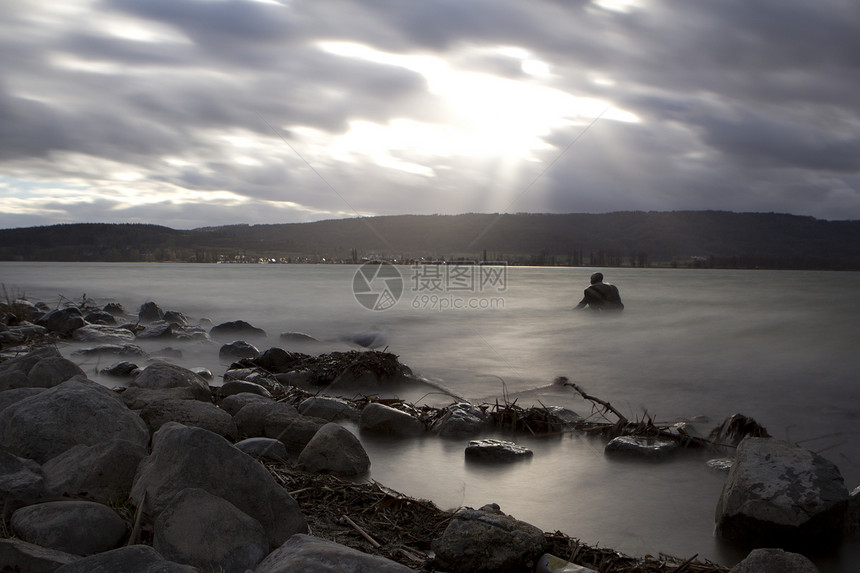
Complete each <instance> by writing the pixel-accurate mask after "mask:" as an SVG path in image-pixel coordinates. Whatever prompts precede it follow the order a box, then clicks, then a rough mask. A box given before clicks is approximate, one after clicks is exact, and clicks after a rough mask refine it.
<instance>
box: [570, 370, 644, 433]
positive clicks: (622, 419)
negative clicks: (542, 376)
mask: <svg viewBox="0 0 860 573" xmlns="http://www.w3.org/2000/svg"><path fill="white" fill-rule="evenodd" d="M556 381H557V382H559V383H561V384H562V385H564V386H570V387H571V388H573V389H574V390H576V392H577V393H578V394H579V395H580V396H582V397H583V398H585V399H586V400H588V401H590V402H594V403H595V404H600V405H601V406H603V408H604V411H607V412H612V413H613V414H615V415H616V416H617V417H618V421H619V422H622V423H624V424H626V423H627V422H628V420H627V417H626V416H625V415H624V414H622V413H621V412H619V411H618V410H617V409H616V408H615V407H614V406H613V405H612V404H610V403H609V402H607V401H606V400H601V399H600V398H597V397H595V396H592V395H590V394H587V393H586V392H585V390H583V389H582V388H580V387H579V386H577V385H576V384H574V383H573V382H570V381H569V380H568V379H567V378H565V377H564V376H562V377H560V378H557V379H556Z"/></svg>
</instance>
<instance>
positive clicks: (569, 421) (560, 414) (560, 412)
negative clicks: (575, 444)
mask: <svg viewBox="0 0 860 573" xmlns="http://www.w3.org/2000/svg"><path fill="white" fill-rule="evenodd" d="M544 410H546V411H547V412H548V413H549V414H550V415H552V416H553V417H554V418H555V419H556V420H559V421H560V422H561V423H562V425H563V426H564V427H566V428H570V427H573V426H575V425H576V424H578V423H579V422H581V421H582V416H580V415H579V414H577V413H576V412H574V411H573V410H571V409H570V408H564V407H562V406H546V407H545V408H544Z"/></svg>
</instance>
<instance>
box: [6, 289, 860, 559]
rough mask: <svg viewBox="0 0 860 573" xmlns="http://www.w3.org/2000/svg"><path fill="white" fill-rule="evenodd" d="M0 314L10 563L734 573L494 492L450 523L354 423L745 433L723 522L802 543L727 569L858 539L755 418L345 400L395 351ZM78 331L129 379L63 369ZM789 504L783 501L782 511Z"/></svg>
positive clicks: (462, 433)
mask: <svg viewBox="0 0 860 573" xmlns="http://www.w3.org/2000/svg"><path fill="white" fill-rule="evenodd" d="M0 306H2V307H3V308H0V317H2V321H0V496H2V497H3V502H4V504H3V508H4V509H3V513H2V523H0V526H2V528H0V534H2V535H0V571H58V572H62V573H69V572H75V571H93V570H106V571H107V570H114V571H119V570H123V571H237V572H239V573H244V572H246V571H254V572H255V573H268V572H276V571H293V570H301V571H312V572H313V571H362V570H373V571H415V570H419V571H422V570H423V571H450V572H452V573H454V572H460V571H463V572H466V571H470V572H471V571H488V572H489V571H524V572H527V571H528V572H530V571H542V572H543V571H568V572H570V571H588V570H593V571H618V572H621V571H625V572H626V571H630V572H632V571H643V572H645V571H649V572H650V571H666V572H668V571H678V572H681V571H685V572H702V573H705V572H718V571H727V570H728V569H727V568H725V567H721V566H719V565H716V564H713V563H709V562H700V561H697V560H696V559H695V558H691V559H689V560H683V559H674V558H671V557H667V556H659V557H658V558H654V557H643V558H634V557H629V556H624V555H621V554H620V553H618V552H615V551H612V550H609V549H597V548H592V547H588V546H586V545H584V544H581V543H580V542H579V541H577V540H576V539H574V538H571V537H568V536H567V535H565V534H562V533H560V532H554V533H546V532H542V531H540V530H539V529H538V528H535V527H534V526H532V525H530V524H528V523H524V522H521V521H518V520H516V519H515V518H514V517H512V516H509V515H506V514H505V513H504V512H503V511H502V508H500V507H499V506H498V505H495V504H493V503H491V502H492V500H488V504H487V505H485V506H483V507H481V508H478V509H473V508H462V509H460V510H458V511H456V512H453V513H452V512H446V511H442V510H440V509H438V508H437V507H435V506H434V505H433V504H432V503H430V502H427V501H424V500H416V499H412V498H409V497H406V496H403V495H401V494H399V493H397V492H393V491H391V490H388V489H386V488H384V487H383V486H381V485H380V484H377V483H375V482H372V483H369V484H368V483H357V482H356V481H353V480H359V479H360V477H361V476H362V475H364V474H366V473H367V471H368V468H369V466H370V463H371V460H370V459H369V457H368V456H367V453H366V452H365V451H364V449H363V447H362V445H361V442H360V441H359V440H358V438H357V437H356V436H355V435H354V434H353V433H352V432H350V431H349V429H347V428H346V427H344V424H343V422H344V421H348V422H350V424H352V425H353V426H355V427H357V428H358V431H359V432H361V433H362V434H363V433H365V432H366V433H368V434H383V435H388V436H400V437H403V438H408V437H410V436H415V435H419V434H421V433H424V432H433V433H435V434H437V435H439V436H440V438H445V437H448V438H450V437H456V438H469V437H471V436H476V435H478V434H480V433H481V431H482V430H484V429H486V428H487V427H492V426H496V427H506V428H510V429H512V430H514V431H516V430H521V431H529V432H533V433H534V432H543V433H551V432H559V431H582V432H598V433H601V434H603V435H606V436H607V438H613V439H612V440H611V441H609V444H613V443H614V445H609V444H608V445H607V451H606V453H607V455H636V456H643V455H644V456H650V457H651V458H652V459H660V458H661V457H663V456H666V455H670V453H671V452H672V451H674V450H675V449H676V448H683V447H707V446H713V445H715V444H717V443H724V442H725V441H726V440H731V441H732V442H733V443H738V442H740V447H739V448H738V455H737V456H736V457H735V463H734V467H733V469H732V470H731V472H730V473H729V474H728V476H727V480H726V486H725V488H724V491H723V495H722V496H721V498H720V500H718V501H717V500H715V505H717V506H718V510H717V530H718V532H719V534H720V535H721V537H723V538H724V539H726V540H727V541H730V542H732V543H735V544H740V545H744V546H749V548H750V549H753V548H755V547H759V548H762V547H787V548H789V549H790V550H791V551H788V552H785V551H782V550H781V549H780V550H764V549H756V550H754V551H752V552H751V553H750V556H749V557H748V559H747V560H745V561H744V562H742V563H740V564H738V565H737V566H735V567H734V568H733V569H732V571H736V572H742V571H757V570H761V569H760V567H762V565H761V563H763V562H764V561H768V562H770V564H771V565H769V566H776V567H777V568H779V569H781V570H786V571H789V570H790V571H816V570H817V569H815V566H814V565H813V564H812V563H811V562H809V561H808V560H807V559H806V558H805V557H803V556H802V555H799V554H798V553H794V552H792V551H804V550H805V549H807V548H808V547H805V546H806V545H808V544H809V542H810V540H814V545H815V546H816V547H820V546H821V544H822V543H833V544H838V541H839V540H840V539H841V538H842V536H843V535H851V536H856V535H857V534H858V530H860V527H858V522H860V519H858V516H860V509H858V496H860V493H858V490H855V491H854V492H853V493H852V494H851V495H849V494H848V492H847V490H846V489H845V486H844V484H843V483H842V478H841V476H840V475H839V472H838V469H837V468H836V467H835V466H833V465H832V464H830V462H827V461H826V460H823V458H820V456H816V455H815V454H812V453H811V452H806V451H805V450H801V449H800V448H797V447H795V446H791V445H790V444H785V443H784V442H779V441H777V440H773V439H771V438H768V437H765V436H766V431H764V429H763V428H760V427H758V426H757V425H755V424H754V422H752V421H751V420H749V419H746V418H737V419H734V420H733V421H731V422H728V423H727V424H725V425H723V426H722V427H720V428H718V432H717V433H716V434H714V435H713V436H710V437H709V438H703V437H700V436H695V435H692V434H691V433H690V431H689V429H688V428H685V427H683V426H679V427H671V428H663V427H656V426H654V425H653V424H652V423H651V422H650V421H646V422H631V421H628V420H626V419H623V417H621V418H622V419H618V420H617V421H615V422H614V423H607V422H600V423H596V422H594V421H593V420H583V419H582V418H580V417H579V416H577V415H576V414H575V413H573V412H571V411H569V410H564V409H560V408H539V409H526V410H524V409H521V408H518V407H517V406H515V405H512V404H501V405H499V404H495V405H488V404H481V405H474V404H468V403H463V402H461V401H456V400H452V404H451V405H449V406H447V407H445V408H430V407H427V406H416V405H412V404H408V403H405V402H403V401H400V400H394V399H390V400H384V399H379V398H376V397H368V396H365V397H364V398H363V399H359V400H345V399H342V398H338V397H337V396H338V395H340V394H339V392H342V391H343V390H345V389H349V388H354V387H362V388H367V387H374V386H375V387H379V388H387V387H393V386H396V385H398V384H409V383H410V382H411V381H412V379H413V378H412V373H411V371H410V370H409V368H408V367H406V366H405V365H403V364H401V363H399V361H397V358H396V356H394V355H391V354H388V353H385V352H373V351H367V352H346V353H330V354H326V355H320V356H309V355H305V354H300V353H295V352H287V351H285V350H283V349H280V348H277V347H273V348H270V349H268V350H265V351H263V352H260V351H259V350H258V349H257V348H256V347H255V346H253V345H252V344H250V343H249V342H246V339H247V340H251V339H253V338H254V337H260V336H264V335H265V333H262V331H260V330H259V329H256V328H254V327H253V326H252V325H249V324H247V323H243V322H241V321H236V322H232V323H224V324H220V325H211V324H207V323H205V322H201V321H197V323H195V324H191V322H192V321H191V320H189V319H188V318H187V317H185V316H184V315H183V314H182V313H179V312H175V311H168V312H164V311H162V310H161V309H160V308H159V307H158V305H156V304H155V303H152V302H147V303H145V304H144V305H142V306H141V307H140V308H139V310H138V311H137V312H136V313H134V314H130V313H127V312H126V311H125V310H124V309H123V308H122V307H121V306H120V305H117V304H115V303H111V304H108V305H104V306H103V307H101V308H99V307H95V306H94V305H93V304H92V302H91V301H88V300H87V299H86V298H84V300H82V301H81V303H78V304H75V303H71V302H70V301H66V304H63V305H56V306H55V307H54V308H50V307H49V306H48V305H45V304H33V303H31V302H29V301H26V300H23V299H19V300H7V302H6V303H5V304H2V305H0ZM282 336H283V338H284V339H288V338H290V337H295V336H304V335H300V334H299V333H285V335H282ZM65 340H76V341H79V342H86V343H88V344H92V346H90V347H88V348H84V349H80V350H78V351H77V352H81V353H83V354H82V355H85V356H98V357H103V358H104V360H105V363H109V361H110V360H113V361H114V362H113V364H111V365H110V366H107V367H106V368H104V369H102V370H101V371H100V372H101V374H102V375H104V376H113V377H115V379H116V380H117V386H118V388H116V389H114V390H111V389H108V388H107V387H106V386H105V385H104V384H98V383H96V382H94V381H92V380H90V379H89V378H88V377H87V375H86V374H85V372H84V371H83V370H81V368H80V367H79V366H78V364H76V363H75V362H74V361H73V360H69V359H68V358H66V357H64V356H63V355H62V353H61V352H60V351H59V350H58V345H62V344H63V341H65ZM139 340H150V341H152V340H159V341H164V342H165V343H167V342H168V341H177V342H178V341H184V342H195V343H201V344H208V345H210V346H211V347H212V349H213V352H216V351H217V352H218V353H219V355H221V356H229V357H230V359H235V361H234V362H233V363H232V364H231V366H230V367H229V368H228V369H227V370H226V371H225V372H224V373H223V375H222V377H223V384H221V385H219V386H216V385H214V384H212V385H210V380H212V373H211V372H208V371H205V370H198V371H196V372H195V371H191V370H188V369H186V368H183V367H181V366H178V365H176V364H172V363H170V353H169V352H166V353H163V354H162V356H159V357H155V358H154V357H153V356H151V355H150V354H149V353H147V352H145V351H144V350H143V349H142V348H141V347H140V346H138V345H137V344H136V342H137V341H139ZM216 341H218V342H216ZM227 341H229V342H227ZM138 363H141V365H139V364H138ZM559 383H566V381H564V380H560V381H559ZM576 390H577V391H579V392H580V393H582V394H583V397H585V398H587V399H591V400H592V401H593V402H594V403H595V404H597V405H600V406H603V407H604V412H607V413H611V412H612V409H611V406H610V405H609V404H608V403H606V402H603V401H601V400H599V399H597V398H595V397H591V396H588V395H587V394H586V393H585V392H584V391H582V390H581V389H579V388H576ZM619 416H620V414H619ZM350 427H352V426H350ZM470 451H471V453H470ZM465 455H467V456H470V455H471V456H474V457H475V459H481V460H485V461H486V460H489V463H515V460H516V459H518V457H520V456H524V455H530V452H528V451H523V449H522V448H519V447H518V446H517V445H516V444H514V443H506V442H498V441H493V440H483V441H480V440H474V441H472V442H471V443H470V445H469V447H468V448H467V451H466V452H465ZM765 459H766V460H776V461H774V462H772V463H771V461H768V462H767V463H765V462H763V460H765ZM799 472H800V473H799ZM763 479H764V480H766V481H765V482H764V485H762V480H763ZM800 484H802V485H800ZM763 487H764V488H765V489H766V490H768V492H767V499H764V498H763V497H762V495H761V494H760V493H758V494H755V495H757V496H758V497H757V498H755V500H754V501H755V503H756V504H758V505H762V504H764V503H765V502H766V503H768V504H770V505H768V507H767V509H766V511H765V513H769V515H771V516H773V515H774V513H775V512H776V513H779V516H778V518H777V519H770V521H768V520H767V519H765V518H763V517H762V516H761V515H757V514H752V513H750V512H749V511H748V510H747V507H746V506H748V505H749V503H748V502H749V501H750V495H752V494H751V493H750V492H751V491H754V492H755V491H757V492H761V490H762V488H763ZM786 496H788V502H787V504H786V503H783V505H781V506H778V505H775V502H774V500H776V499H783V498H786ZM762 560H764V561H762ZM745 563H746V564H745ZM754 563H755V564H754ZM789 565H791V567H795V568H794V569H790V568H788V567H789ZM745 567H746V568H745ZM100 568H101V569H100Z"/></svg>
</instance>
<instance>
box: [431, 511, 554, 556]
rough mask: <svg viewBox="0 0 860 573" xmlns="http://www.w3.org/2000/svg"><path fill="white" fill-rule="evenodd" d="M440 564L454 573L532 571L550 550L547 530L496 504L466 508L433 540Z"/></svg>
mask: <svg viewBox="0 0 860 573" xmlns="http://www.w3.org/2000/svg"><path fill="white" fill-rule="evenodd" d="M433 550H434V551H435V552H436V562H437V563H438V564H439V565H440V566H441V567H442V568H445V569H446V570H449V571H451V572H452V573H490V572H493V573H495V572H498V573H502V572H520V571H521V572H523V573H525V572H527V571H528V572H530V571H531V570H532V569H533V568H534V566H535V563H536V562H537V560H538V559H539V558H540V556H541V555H542V554H543V553H544V552H545V551H546V538H545V537H544V534H543V531H541V530H540V529H538V528H537V527H535V526H533V525H530V524H528V523H525V522H522V521H518V520H516V519H514V518H513V517H511V516H508V515H505V514H504V513H502V511H501V509H500V508H499V506H498V505H496V504H490V505H485V506H484V507H482V508H481V509H478V510H475V509H464V510H461V511H459V512H457V514H456V515H455V516H454V518H453V519H452V520H451V523H450V524H448V527H447V528H446V529H445V533H443V534H442V537H440V538H439V539H434V540H433Z"/></svg>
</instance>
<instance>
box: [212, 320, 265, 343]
mask: <svg viewBox="0 0 860 573" xmlns="http://www.w3.org/2000/svg"><path fill="white" fill-rule="evenodd" d="M237 335H238V336H247V337H263V338H265V336H266V331H265V330H263V329H262V328H257V327H255V326H252V325H251V324H249V323H247V322H245V321H244V320H234V321H232V322H223V323H221V324H219V325H218V326H213V327H212V330H210V331H209V336H211V337H212V338H214V339H215V340H224V339H230V338H234V337H235V336H237Z"/></svg>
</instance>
